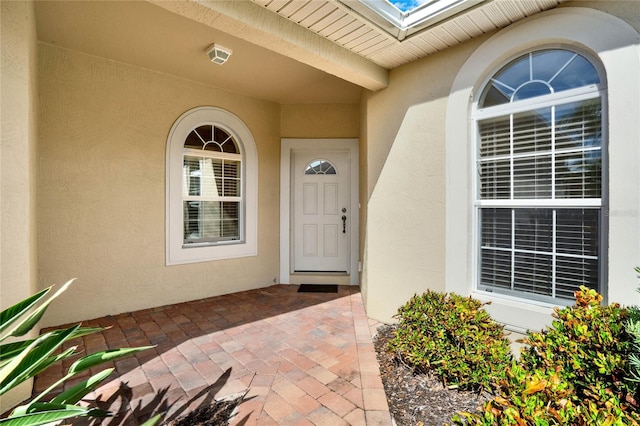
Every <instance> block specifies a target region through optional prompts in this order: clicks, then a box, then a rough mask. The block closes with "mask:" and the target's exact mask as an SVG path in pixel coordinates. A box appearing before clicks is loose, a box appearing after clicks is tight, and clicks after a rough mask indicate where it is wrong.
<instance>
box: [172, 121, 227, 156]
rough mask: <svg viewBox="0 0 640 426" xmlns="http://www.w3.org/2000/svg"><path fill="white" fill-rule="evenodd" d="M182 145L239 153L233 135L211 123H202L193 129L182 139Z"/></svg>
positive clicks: (204, 149) (191, 147) (205, 149)
mask: <svg viewBox="0 0 640 426" xmlns="http://www.w3.org/2000/svg"><path fill="white" fill-rule="evenodd" d="M184 147H185V148H190V149H198V150H203V151H212V152H226V153H228V154H239V153H240V149H239V148H238V144H237V143H236V141H235V140H234V139H233V136H231V135H230V134H229V133H228V132H227V131H225V130H224V129H222V128H220V127H218V126H215V125H212V124H203V125H200V126H198V127H196V128H195V129H193V130H192V131H191V132H190V133H189V135H188V136H187V138H186V140H185V141H184Z"/></svg>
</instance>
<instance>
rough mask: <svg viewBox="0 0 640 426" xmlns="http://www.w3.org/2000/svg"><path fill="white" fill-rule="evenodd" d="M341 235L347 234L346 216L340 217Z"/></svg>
mask: <svg viewBox="0 0 640 426" xmlns="http://www.w3.org/2000/svg"><path fill="white" fill-rule="evenodd" d="M342 233H343V234H346V233H347V216H345V215H342Z"/></svg>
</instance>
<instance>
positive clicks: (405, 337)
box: [389, 291, 511, 390]
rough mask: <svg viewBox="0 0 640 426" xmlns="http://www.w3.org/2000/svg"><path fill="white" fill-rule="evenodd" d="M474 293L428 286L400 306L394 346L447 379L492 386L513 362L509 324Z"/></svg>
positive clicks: (470, 386) (418, 365)
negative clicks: (496, 319) (506, 328)
mask: <svg viewBox="0 0 640 426" xmlns="http://www.w3.org/2000/svg"><path fill="white" fill-rule="evenodd" d="M483 305H484V304H483V303H482V302H480V301H478V300H476V299H473V298H471V297H462V296H459V295H457V294H454V293H451V294H443V293H438V292H433V291H427V292H426V293H424V294H422V295H419V296H418V295H415V296H414V297H412V298H411V300H409V301H408V302H407V303H406V304H405V305H403V306H402V307H400V309H399V310H398V313H397V314H396V315H395V318H397V319H398V320H399V324H398V327H397V330H396V333H395V337H394V338H393V339H392V340H391V341H390V342H389V348H390V349H391V350H393V351H396V352H397V353H398V355H399V356H400V357H401V358H402V359H403V360H404V361H406V362H409V363H411V364H412V365H413V366H415V367H416V368H417V369H418V370H422V371H431V372H433V373H435V374H436V375H437V376H438V377H440V378H441V379H442V381H443V382H444V383H445V385H447V386H450V387H459V388H461V389H470V390H480V389H483V388H484V389H487V390H491V389H492V388H493V387H494V384H495V383H496V382H497V381H498V380H499V379H501V378H503V377H504V372H505V368H506V366H507V365H508V364H509V363H510V362H511V354H510V349H509V341H508V340H507V339H506V338H505V336H504V327H503V326H502V325H500V324H498V323H496V322H494V321H493V320H492V319H491V317H490V316H489V314H488V313H487V312H486V311H485V310H484V309H483Z"/></svg>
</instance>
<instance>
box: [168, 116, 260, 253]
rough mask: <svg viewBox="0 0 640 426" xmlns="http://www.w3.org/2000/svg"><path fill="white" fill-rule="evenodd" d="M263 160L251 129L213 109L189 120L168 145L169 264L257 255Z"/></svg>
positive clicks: (180, 124) (180, 122) (179, 125)
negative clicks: (259, 166) (259, 163)
mask: <svg viewBox="0 0 640 426" xmlns="http://www.w3.org/2000/svg"><path fill="white" fill-rule="evenodd" d="M256 223H257V155H256V149H255V143H254V141H253V137H252V135H251V133H250V132H249V130H248V128H247V127H246V126H245V125H244V123H243V122H242V121H240V119H238V118H237V117H236V116H234V115H233V114H231V113H229V112H227V111H224V110H221V109H218V108H212V107H202V108H196V109H194V110H191V111H188V112H187V113H185V114H183V116H182V117H180V118H179V119H178V120H177V121H176V122H175V124H174V125H173V128H172V129H171V132H170V134H169V139H168V141H167V263H168V264H176V263H188V262H200V261H206V260H216V259H225V258H232V257H240V256H250V255H255V254H256V246H257V244H256V226H257V225H256Z"/></svg>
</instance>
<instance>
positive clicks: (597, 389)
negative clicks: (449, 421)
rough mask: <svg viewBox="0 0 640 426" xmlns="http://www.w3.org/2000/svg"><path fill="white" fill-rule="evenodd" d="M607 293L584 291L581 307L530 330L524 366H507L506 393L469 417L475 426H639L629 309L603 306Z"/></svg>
mask: <svg viewBox="0 0 640 426" xmlns="http://www.w3.org/2000/svg"><path fill="white" fill-rule="evenodd" d="M601 301H602V296H600V295H599V294H598V293H597V292H596V291H595V290H591V289H587V288H586V287H581V289H580V290H579V291H577V292H576V304H575V305H574V306H573V307H566V308H563V309H559V308H556V309H555V313H554V314H553V316H554V318H556V320H554V321H553V324H552V326H551V327H548V328H547V329H545V330H544V331H541V332H529V333H528V334H527V337H526V338H525V339H523V343H525V344H527V345H528V346H527V347H526V348H525V349H524V350H523V351H522V354H521V356H520V361H519V362H518V363H513V364H512V365H511V366H510V368H508V369H507V372H506V378H505V379H503V380H502V381H501V382H500V383H499V385H500V386H499V396H498V397H496V398H494V399H493V400H492V401H489V402H488V403H487V404H485V406H484V408H483V410H482V412H480V413H477V414H469V413H464V414H463V415H462V416H461V417H458V418H456V419H455V421H456V422H457V423H458V424H472V425H494V424H499V425H511V424H518V425H519V424H522V425H528V424H531V425H567V424H571V425H607V424H609V425H637V424H638V422H640V413H639V412H638V409H639V408H640V407H638V406H637V404H636V401H637V395H635V388H634V386H633V384H632V383H631V382H629V381H628V380H625V379H626V378H627V377H628V374H629V373H628V371H629V369H628V367H629V354H630V351H631V342H630V338H629V335H628V334H627V333H626V331H625V327H624V323H625V320H626V318H627V311H626V310H625V309H622V308H621V307H620V306H619V305H618V304H611V305H608V306H602V305H600V302H601Z"/></svg>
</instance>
